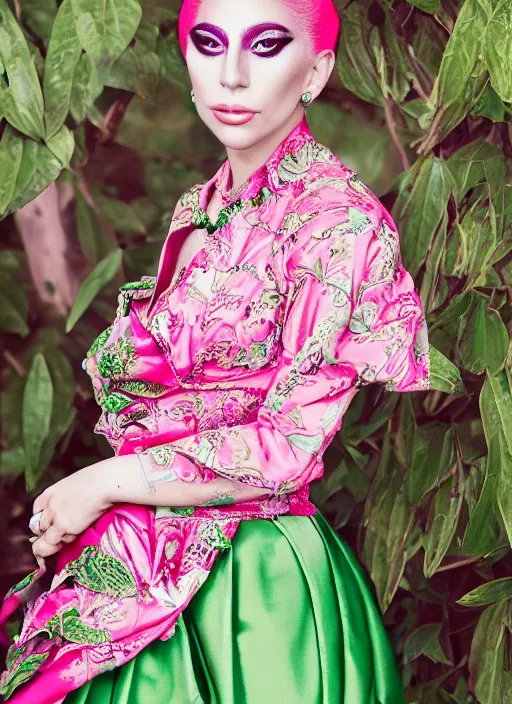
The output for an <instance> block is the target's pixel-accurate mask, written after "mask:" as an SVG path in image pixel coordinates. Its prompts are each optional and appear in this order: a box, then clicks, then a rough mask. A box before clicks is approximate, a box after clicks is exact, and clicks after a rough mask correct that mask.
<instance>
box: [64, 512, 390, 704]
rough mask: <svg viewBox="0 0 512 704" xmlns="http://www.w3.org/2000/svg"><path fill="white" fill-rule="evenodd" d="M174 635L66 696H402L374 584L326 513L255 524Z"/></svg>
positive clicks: (355, 701)
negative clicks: (373, 588) (375, 595)
mask: <svg viewBox="0 0 512 704" xmlns="http://www.w3.org/2000/svg"><path fill="white" fill-rule="evenodd" d="M183 617H184V619H183V623H182V626H181V628H177V629H176V633H175V635H174V636H173V638H171V640H169V641H166V642H156V643H153V644H151V645H150V646H148V647H147V648H146V649H145V650H144V651H143V652H142V653H141V654H140V655H138V656H137V658H135V660H133V661H131V662H129V663H127V664H126V665H123V666H122V667H121V668H118V669H117V670H115V671H113V672H109V673H105V674H103V675H100V676H99V677H98V678H96V679H95V680H93V681H92V682H90V683H88V684H87V685H85V686H84V687H82V688H81V689H80V690H78V691H77V692H74V693H72V694H70V695H68V697H67V698H66V700H65V704H107V703H108V704H146V703H147V704H282V703H284V702H286V703H287V704H288V702H289V703H290V704H402V703H403V701H404V698H403V688H402V683H401V680H400V676H399V671H398V668H397V665H396V662H395V659H394V656H393V653H392V650H391V646H390V643H389V639H388V636H387V633H386V631H385V628H384V626H383V624H382V619H381V615H380V613H379V611H378V608H377V606H376V602H375V600H374V597H373V593H372V587H371V584H370V582H369V580H368V578H367V577H366V575H365V574H364V572H363V570H362V568H361V566H360V565H359V563H358V561H357V559H356V557H355V556H354V554H353V552H352V551H351V550H350V548H349V547H348V545H347V544H346V543H345V542H344V541H343V540H342V539H340V538H339V537H338V536H337V535H336V534H335V533H334V531H333V530H332V529H331V527H330V526H329V524H328V523H327V521H326V520H325V518H324V517H323V516H322V514H321V513H320V512H317V513H316V515H315V516H313V517H305V516H280V517H279V518H277V519H276V520H275V521H270V520H253V521H243V522H242V523H241V524H240V526H239V528H238V531H237V533H236V536H235V538H234V539H233V544H232V548H231V550H229V551H227V552H225V553H223V554H222V555H221V556H220V557H219V558H218V560H217V562H216V564H215V566H214V568H213V570H212V572H211V574H210V576H209V578H208V580H207V581H206V583H205V584H204V585H203V586H202V587H201V589H200V590H199V592H197V594H196V595H195V597H194V598H193V600H192V601H191V603H190V604H189V606H188V607H187V608H186V609H185V611H184V612H183Z"/></svg>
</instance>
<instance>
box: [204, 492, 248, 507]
mask: <svg viewBox="0 0 512 704" xmlns="http://www.w3.org/2000/svg"><path fill="white" fill-rule="evenodd" d="M238 493H239V492H238V491H237V490H236V489H230V490H228V491H218V492H217V493H216V494H215V496H214V497H213V498H211V499H210V500H209V501H204V502H203V503H201V504H197V505H198V506H223V505H225V504H234V503H236V499H235V498H233V497H234V496H236V495H237V494H238Z"/></svg>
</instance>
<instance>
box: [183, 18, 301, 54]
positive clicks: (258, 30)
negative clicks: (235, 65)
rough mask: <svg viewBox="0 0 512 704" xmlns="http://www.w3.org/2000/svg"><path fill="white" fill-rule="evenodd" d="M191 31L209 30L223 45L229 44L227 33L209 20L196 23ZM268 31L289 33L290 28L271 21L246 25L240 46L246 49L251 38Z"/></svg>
mask: <svg viewBox="0 0 512 704" xmlns="http://www.w3.org/2000/svg"><path fill="white" fill-rule="evenodd" d="M191 31H199V32H200V31H203V32H210V34H213V35H214V36H215V37H217V39H219V41H221V42H222V43H223V44H224V46H229V39H228V35H227V34H226V32H225V31H224V30H223V29H222V28H221V27H218V26H217V25H215V24H210V23H209V22H200V23H199V24H196V25H195V27H192V30H191ZM269 31H274V32H283V34H289V35H291V32H290V30H289V29H287V27H284V26H283V25H282V24H275V23H272V22H264V23H261V24H255V25H252V26H251V27H247V29H244V31H243V33H242V48H243V49H247V48H248V47H249V46H250V44H251V42H252V41H253V39H255V38H256V37H257V36H258V35H260V34H262V32H269Z"/></svg>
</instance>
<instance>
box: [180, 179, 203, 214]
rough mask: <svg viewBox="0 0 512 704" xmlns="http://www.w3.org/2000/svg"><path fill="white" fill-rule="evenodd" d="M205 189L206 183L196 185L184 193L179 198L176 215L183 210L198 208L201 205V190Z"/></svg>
mask: <svg viewBox="0 0 512 704" xmlns="http://www.w3.org/2000/svg"><path fill="white" fill-rule="evenodd" d="M203 188H204V183H196V184H194V185H193V186H190V188H187V190H186V191H185V192H184V193H182V195H181V196H180V197H179V198H178V202H177V203H176V210H175V214H177V213H179V212H180V211H182V210H188V209H193V208H194V207H197V205H198V203H199V194H200V193H201V190H202V189H203Z"/></svg>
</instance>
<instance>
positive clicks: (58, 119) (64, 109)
mask: <svg viewBox="0 0 512 704" xmlns="http://www.w3.org/2000/svg"><path fill="white" fill-rule="evenodd" d="M81 53H82V47H81V46H80V43H79V42H78V38H77V35H76V30H75V18H74V15H73V8H72V5H71V0H64V2H63V3H62V5H61V6H60V7H59V12H58V14H57V17H56V19H55V23H54V25H53V30H52V35H51V39H50V44H49V46H48V53H47V54H46V62H45V71H44V83H43V91H44V103H45V114H44V120H45V125H46V139H47V140H48V139H50V138H51V137H53V135H54V134H56V133H57V132H58V131H59V130H60V128H61V127H62V125H63V124H64V120H65V119H66V117H67V115H68V112H69V104H70V98H71V88H72V85H73V75H74V72H75V69H76V67H77V64H78V61H79V59H80V55H81Z"/></svg>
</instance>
